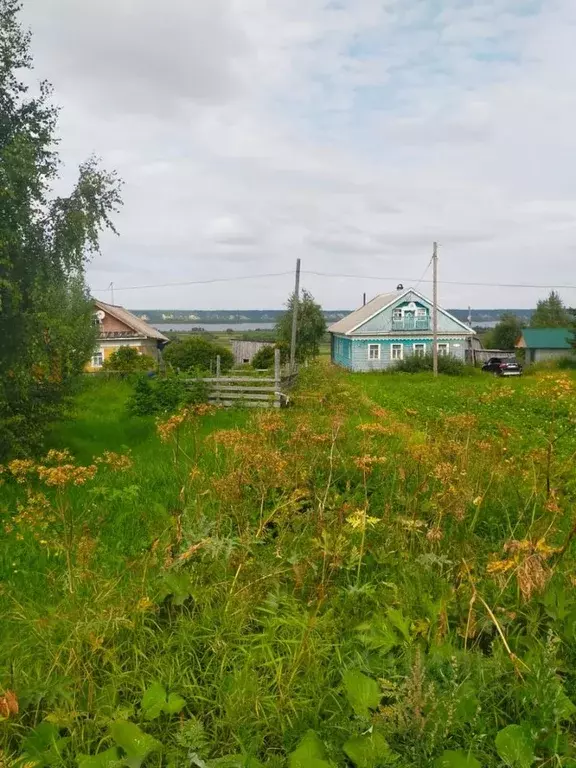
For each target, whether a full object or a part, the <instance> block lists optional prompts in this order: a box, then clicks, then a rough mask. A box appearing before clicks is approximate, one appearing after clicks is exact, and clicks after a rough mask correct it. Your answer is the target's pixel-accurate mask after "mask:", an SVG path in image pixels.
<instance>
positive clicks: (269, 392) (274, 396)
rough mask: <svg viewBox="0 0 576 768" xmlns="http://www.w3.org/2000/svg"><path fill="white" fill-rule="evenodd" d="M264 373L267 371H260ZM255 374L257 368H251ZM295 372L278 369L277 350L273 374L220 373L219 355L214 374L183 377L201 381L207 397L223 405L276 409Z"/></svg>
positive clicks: (293, 381)
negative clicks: (207, 392) (207, 391)
mask: <svg viewBox="0 0 576 768" xmlns="http://www.w3.org/2000/svg"><path fill="white" fill-rule="evenodd" d="M263 372H265V373H267V371H263ZM255 373H258V371H255ZM297 375H298V374H297V372H296V371H290V370H288V369H287V370H285V371H283V370H282V366H281V364H280V350H279V349H276V350H274V376H258V375H255V376H247V375H246V372H245V371H238V373H237V374H234V373H233V372H230V373H228V375H226V376H221V375H220V356H219V355H218V357H217V358H216V376H210V377H208V378H199V379H187V380H186V381H187V382H189V383H193V382H196V381H202V382H204V383H206V384H208V385H209V388H210V392H209V395H208V400H209V402H210V403H213V404H214V405H220V406H223V407H226V408H237V407H239V406H242V407H246V408H280V407H281V406H282V405H286V404H287V403H288V400H289V395H288V392H289V390H290V389H291V388H292V387H293V386H294V385H295V383H296V380H297Z"/></svg>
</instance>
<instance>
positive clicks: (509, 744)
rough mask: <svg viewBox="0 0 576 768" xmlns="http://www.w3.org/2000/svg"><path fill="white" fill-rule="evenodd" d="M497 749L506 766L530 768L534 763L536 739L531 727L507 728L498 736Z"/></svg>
mask: <svg viewBox="0 0 576 768" xmlns="http://www.w3.org/2000/svg"><path fill="white" fill-rule="evenodd" d="M496 749H497V751H498V754H499V755H500V757H501V758H502V760H504V762H505V763H506V765H510V766H513V768H530V766H531V765H532V763H533V762H534V758H535V755H534V739H533V738H532V736H531V734H530V728H529V727H526V726H521V725H508V726H506V728H503V729H502V730H501V731H499V732H498V734H497V735H496Z"/></svg>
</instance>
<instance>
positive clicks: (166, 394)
mask: <svg viewBox="0 0 576 768" xmlns="http://www.w3.org/2000/svg"><path fill="white" fill-rule="evenodd" d="M209 394H210V388H209V386H208V384H207V383H206V382H205V381H202V379H200V380H197V381H192V382H187V381H186V380H185V379H179V378H176V377H169V378H166V379H156V380H151V379H149V378H148V377H146V376H143V377H141V378H140V379H138V381H137V382H136V385H135V387H134V392H133V394H132V396H131V397H130V399H129V401H128V410H129V411H130V412H131V413H132V414H134V415H135V416H153V415H155V414H160V413H173V412H174V411H177V410H178V409H179V408H181V407H182V406H184V405H198V404H199V403H206V402H208V395H209Z"/></svg>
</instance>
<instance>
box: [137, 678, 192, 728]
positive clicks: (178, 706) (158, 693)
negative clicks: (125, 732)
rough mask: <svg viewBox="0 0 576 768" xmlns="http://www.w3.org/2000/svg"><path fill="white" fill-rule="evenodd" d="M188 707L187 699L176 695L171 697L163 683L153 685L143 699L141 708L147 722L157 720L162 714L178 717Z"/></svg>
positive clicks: (173, 694)
mask: <svg viewBox="0 0 576 768" xmlns="http://www.w3.org/2000/svg"><path fill="white" fill-rule="evenodd" d="M185 706H186V701H185V699H183V698H182V696H178V695H177V694H175V693H171V694H170V695H169V696H168V695H167V694H166V688H164V686H163V685H162V684H161V683H152V685H151V686H150V687H149V688H147V689H146V691H145V692H144V696H143V697H142V702H141V707H142V711H143V712H144V717H145V718H146V720H156V719H157V718H158V717H160V715H161V714H162V712H165V713H166V714H167V715H177V714H178V712H181V711H182V710H183V709H184V707H185Z"/></svg>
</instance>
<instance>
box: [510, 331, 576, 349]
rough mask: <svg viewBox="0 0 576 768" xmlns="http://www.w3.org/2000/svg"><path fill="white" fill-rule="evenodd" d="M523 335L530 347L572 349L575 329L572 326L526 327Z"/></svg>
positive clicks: (526, 344)
mask: <svg viewBox="0 0 576 768" xmlns="http://www.w3.org/2000/svg"><path fill="white" fill-rule="evenodd" d="M522 337H523V339H524V345H525V346H526V347H527V348H528V349H570V348H571V345H570V340H571V339H573V338H574V331H573V330H572V329H571V328H524V330H523V331H522ZM524 345H523V346H524Z"/></svg>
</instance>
